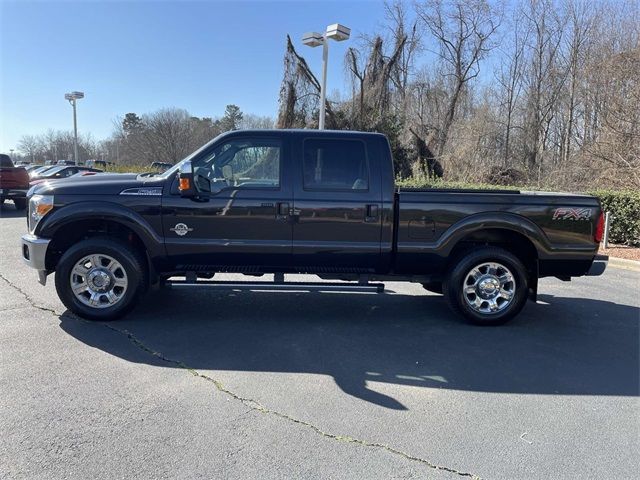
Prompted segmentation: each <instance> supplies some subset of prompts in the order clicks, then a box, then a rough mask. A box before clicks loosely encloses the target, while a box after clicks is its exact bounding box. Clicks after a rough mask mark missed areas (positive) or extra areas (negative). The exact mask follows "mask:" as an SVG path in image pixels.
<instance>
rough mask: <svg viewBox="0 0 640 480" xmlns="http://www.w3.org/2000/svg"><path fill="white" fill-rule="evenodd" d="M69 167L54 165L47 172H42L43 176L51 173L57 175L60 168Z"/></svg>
mask: <svg viewBox="0 0 640 480" xmlns="http://www.w3.org/2000/svg"><path fill="white" fill-rule="evenodd" d="M65 168H67V167H53V168H50V169H48V170H46V171H45V172H42V173H43V175H42V176H47V177H48V176H49V175H55V174H56V173H58V172H59V171H60V170H64V169H65Z"/></svg>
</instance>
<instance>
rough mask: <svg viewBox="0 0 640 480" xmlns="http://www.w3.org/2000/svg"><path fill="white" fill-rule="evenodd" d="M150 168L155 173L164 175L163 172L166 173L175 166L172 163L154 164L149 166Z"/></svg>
mask: <svg viewBox="0 0 640 480" xmlns="http://www.w3.org/2000/svg"><path fill="white" fill-rule="evenodd" d="M149 167H150V168H151V170H153V171H154V172H158V173H162V172H166V171H167V170H169V169H170V168H171V167H173V164H172V163H166V162H152V163H151V165H149Z"/></svg>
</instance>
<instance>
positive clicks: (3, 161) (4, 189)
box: [0, 154, 29, 210]
mask: <svg viewBox="0 0 640 480" xmlns="http://www.w3.org/2000/svg"><path fill="white" fill-rule="evenodd" d="M27 190H29V174H28V173H27V171H26V170H25V169H24V168H23V167H15V166H14V165H13V162H12V161H11V157H9V155H4V154H0V204H1V203H4V201H5V200H13V203H14V204H15V206H16V210H24V209H25V208H27Z"/></svg>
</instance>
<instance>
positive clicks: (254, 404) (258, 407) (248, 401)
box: [0, 273, 481, 480]
mask: <svg viewBox="0 0 640 480" xmlns="http://www.w3.org/2000/svg"><path fill="white" fill-rule="evenodd" d="M0 278H1V279H2V280H4V281H5V282H7V284H9V286H10V287H12V288H14V289H15V290H16V291H18V292H19V293H20V294H21V295H22V296H23V297H24V298H25V300H26V301H27V302H28V303H29V305H31V306H32V307H34V308H37V309H39V310H42V311H44V312H49V313H53V314H54V315H58V316H61V315H62V313H59V312H56V311H55V310H54V309H52V308H48V307H43V306H40V305H38V304H36V302H35V301H34V300H33V299H32V298H31V297H30V296H29V295H28V294H27V293H26V292H25V291H24V290H22V289H21V288H20V287H18V286H17V285H14V284H13V283H12V282H11V281H9V279H7V278H6V277H5V276H4V275H2V274H1V273H0ZM69 316H70V317H72V318H73V319H74V320H78V321H80V322H82V323H85V324H87V325H102V326H104V327H106V328H107V329H109V330H111V331H113V332H117V333H119V334H121V335H124V336H126V337H127V339H128V340H129V341H130V342H131V343H132V344H133V345H135V346H136V347H137V348H139V349H141V350H143V351H144V352H146V353H148V354H150V355H153V356H154V357H156V358H158V359H160V360H162V361H163V362H166V363H169V364H172V365H174V366H176V367H178V368H181V369H184V370H186V371H187V372H189V373H190V374H191V375H193V376H194V377H197V378H201V379H203V380H205V381H207V382H209V383H211V384H213V385H214V387H215V388H216V389H217V390H218V391H219V392H221V393H224V394H225V395H228V396H229V397H231V398H233V399H234V400H237V401H239V402H241V403H242V404H243V405H245V406H246V407H248V408H249V409H250V410H253V411H256V412H259V413H263V414H266V415H273V416H275V417H278V418H281V419H283V420H287V421H289V422H291V423H294V424H297V425H300V426H303V427H306V428H308V429H310V430H312V431H313V432H315V433H316V434H318V435H320V436H322V437H324V438H328V439H331V440H335V441H339V442H345V443H351V444H356V445H360V446H363V447H369V448H376V449H380V450H384V451H386V452H388V453H391V454H394V455H398V456H400V457H403V458H405V459H406V460H410V461H412V462H417V463H420V464H422V465H425V466H427V467H429V468H431V469H433V470H437V471H442V472H447V473H451V474H454V475H458V476H461V477H469V478H472V479H474V480H481V479H480V477H479V476H478V475H475V474H472V473H468V472H461V471H459V470H456V469H454V468H450V467H445V466H442V465H436V464H434V463H432V462H430V461H428V460H426V459H424V458H421V457H417V456H415V455H412V454H410V453H407V452H405V451H402V450H400V449H398V448H395V447H392V446H390V445H386V444H384V443H380V442H370V441H368V440H363V439H361V438H356V437H352V436H350V435H339V434H335V433H331V432H326V431H324V430H322V429H321V428H320V427H318V426H316V425H314V424H313V423H310V422H307V421H305V420H301V419H299V418H295V417H292V416H291V415H288V414H286V413H282V412H279V411H277V410H273V409H271V408H268V407H265V406H264V405H262V404H261V403H260V402H258V401H257V400H254V399H252V398H248V397H244V396H241V395H239V394H237V393H235V392H233V391H232V390H230V389H228V388H227V387H225V386H224V384H223V383H222V382H221V381H220V380H217V379H215V378H212V377H210V376H209V375H206V374H204V373H201V372H199V371H198V370H196V369H195V368H192V367H190V366H189V365H187V364H185V363H184V362H182V361H180V360H175V359H172V358H169V357H166V356H165V355H163V354H162V353H161V352H157V351H155V350H153V349H152V348H150V347H148V346H147V345H145V344H144V343H143V342H142V341H141V340H140V339H138V338H137V337H136V336H135V335H133V334H132V333H131V332H129V331H128V330H123V329H119V328H116V327H114V326H112V325H110V324H107V323H97V322H90V321H87V320H84V319H82V318H81V317H78V316H77V315H75V314H72V313H70V314H69Z"/></svg>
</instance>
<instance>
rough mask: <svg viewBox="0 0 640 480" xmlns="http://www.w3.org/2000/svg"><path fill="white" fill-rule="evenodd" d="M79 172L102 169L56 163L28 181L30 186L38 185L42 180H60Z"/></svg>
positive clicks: (98, 171) (94, 171) (92, 171)
mask: <svg viewBox="0 0 640 480" xmlns="http://www.w3.org/2000/svg"><path fill="white" fill-rule="evenodd" d="M79 172H91V173H100V172H102V170H99V169H97V168H88V167H83V166H75V165H74V166H65V165H58V166H55V167H53V168H49V169H48V170H45V171H44V172H42V173H40V174H39V175H38V176H36V177H34V178H32V179H31V182H29V185H30V186H32V187H33V186H34V185H38V184H40V183H42V182H46V181H50V180H60V179H62V178H67V177H70V176H72V175H75V174H77V173H79Z"/></svg>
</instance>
